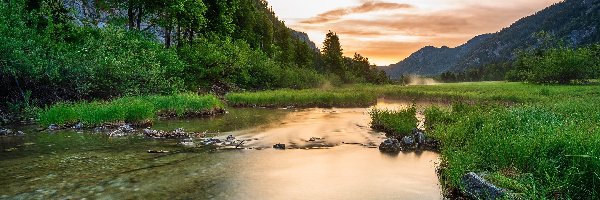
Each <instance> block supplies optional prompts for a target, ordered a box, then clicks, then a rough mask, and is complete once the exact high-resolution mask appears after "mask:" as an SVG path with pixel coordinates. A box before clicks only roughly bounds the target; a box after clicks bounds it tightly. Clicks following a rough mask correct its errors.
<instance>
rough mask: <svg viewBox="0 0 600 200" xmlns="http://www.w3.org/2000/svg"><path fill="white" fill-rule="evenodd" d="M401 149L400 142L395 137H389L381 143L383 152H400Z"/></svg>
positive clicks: (380, 148) (380, 147)
mask: <svg viewBox="0 0 600 200" xmlns="http://www.w3.org/2000/svg"><path fill="white" fill-rule="evenodd" d="M401 150H402V147H401V145H400V142H398V140H397V139H394V138H388V139H386V140H384V141H383V142H382V143H381V144H380V145H379V151H382V152H399V151H401Z"/></svg>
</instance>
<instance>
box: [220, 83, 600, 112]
mask: <svg viewBox="0 0 600 200" xmlns="http://www.w3.org/2000/svg"><path fill="white" fill-rule="evenodd" d="M590 96H600V84H594V85H562V86H559V85H535V84H526V83H511V82H477V83H447V84H439V85H415V86H399V85H383V86H381V85H348V86H343V87H339V88H331V89H305V90H289V89H283V90H270V91H261V92H244V93H231V94H228V95H227V96H226V99H227V102H228V104H229V105H230V106H236V107H254V106H259V107H286V106H300V107H315V106H322V107H332V106H335V107H351V106H366V105H372V104H374V103H375V102H376V101H375V100H376V98H378V97H386V98H398V99H406V100H413V99H418V100H432V101H444V102H454V101H462V102H467V103H475V102H489V103H498V102H502V103H540V102H542V103H545V102H556V101H560V100H569V99H572V98H582V97H590Z"/></svg>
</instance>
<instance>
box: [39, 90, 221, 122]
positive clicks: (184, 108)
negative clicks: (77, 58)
mask: <svg viewBox="0 0 600 200" xmlns="http://www.w3.org/2000/svg"><path fill="white" fill-rule="evenodd" d="M223 107H224V105H223V103H221V102H220V101H219V99H218V98H216V97H215V96H212V95H206V96H199V95H195V94H178V95H170V96H141V97H123V98H119V99H115V100H113V101H110V102H98V101H95V102H80V103H57V104H55V105H53V106H50V107H48V108H46V109H44V110H43V111H41V112H40V113H39V119H40V124H42V125H45V126H46V125H49V124H59V125H70V124H75V123H78V122H81V123H83V124H85V125H86V126H95V125H101V124H103V123H112V122H142V121H149V120H152V119H154V118H155V117H156V115H158V114H160V113H165V112H166V113H174V114H176V115H177V116H183V115H185V114H187V113H193V112H211V111H214V110H216V109H222V108H223Z"/></svg>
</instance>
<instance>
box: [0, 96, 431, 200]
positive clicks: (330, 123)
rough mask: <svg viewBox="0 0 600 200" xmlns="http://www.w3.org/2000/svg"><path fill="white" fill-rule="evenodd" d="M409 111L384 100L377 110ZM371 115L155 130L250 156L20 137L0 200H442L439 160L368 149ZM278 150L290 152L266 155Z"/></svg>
mask: <svg viewBox="0 0 600 200" xmlns="http://www.w3.org/2000/svg"><path fill="white" fill-rule="evenodd" d="M410 104H411V103H410V102H405V101H392V100H384V99H382V100H380V101H379V103H378V104H377V105H376V106H374V107H377V108H389V109H398V108H403V107H407V106H409V105H410ZM417 105H421V104H420V103H418V104H417ZM369 109H370V108H330V109H321V108H312V109H298V110H294V109H291V110H274V109H231V110H230V113H229V114H227V115H224V116H219V117H215V118H211V119H195V120H167V121H159V122H157V123H156V124H155V125H154V127H153V128H155V129H162V130H173V129H175V128H179V127H184V128H185V129H186V130H189V131H205V130H210V131H220V132H222V133H221V134H220V136H219V137H226V136H227V135H229V134H233V135H236V137H238V138H239V139H246V140H248V142H247V143H245V147H247V148H251V149H244V150H219V151H213V150H208V149H204V148H186V147H182V146H179V145H177V142H178V141H177V140H148V139H144V138H141V137H125V138H110V137H107V136H106V135H103V134H94V133H76V132H75V131H61V132H58V133H54V134H48V133H46V132H40V133H38V134H33V133H32V131H31V130H27V131H26V132H28V133H30V134H28V135H27V136H26V137H20V138H2V139H1V140H0V143H2V147H3V148H6V147H12V146H10V145H13V146H14V145H15V144H16V145H17V146H18V149H17V150H16V151H11V152H7V151H3V152H0V161H1V162H0V168H2V169H3V173H2V174H0V188H2V189H0V199H5V198H7V199H13V198H14V199H31V198H33V199H60V198H101V199H132V198H135V199H140V198H141V199H165V198H169V199H440V198H441V196H440V195H441V192H440V187H439V185H438V180H437V177H436V174H435V166H436V164H435V163H436V162H438V155H437V154H436V153H433V152H413V153H399V154H395V155H394V154H392V155H390V154H382V153H380V152H379V151H378V150H377V149H376V148H369V147H375V146H376V145H378V144H379V143H380V142H381V141H382V140H383V139H384V136H383V134H381V133H377V132H374V131H372V130H371V129H370V128H369V122H370V119H369V116H368V110H369ZM24 129H27V128H24ZM275 143H285V144H287V145H288V147H290V148H293V149H286V150H275V149H272V148H270V147H271V146H272V145H273V144H275ZM25 144H28V145H25ZM148 149H157V150H165V151H169V153H166V154H149V153H147V152H146V151H147V150H148ZM256 149H263V150H256Z"/></svg>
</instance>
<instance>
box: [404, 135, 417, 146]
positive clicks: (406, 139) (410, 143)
mask: <svg viewBox="0 0 600 200" xmlns="http://www.w3.org/2000/svg"><path fill="white" fill-rule="evenodd" d="M402 145H405V146H413V145H415V139H414V138H413V136H404V137H402Z"/></svg>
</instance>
